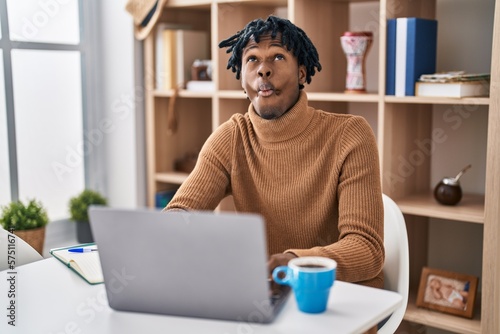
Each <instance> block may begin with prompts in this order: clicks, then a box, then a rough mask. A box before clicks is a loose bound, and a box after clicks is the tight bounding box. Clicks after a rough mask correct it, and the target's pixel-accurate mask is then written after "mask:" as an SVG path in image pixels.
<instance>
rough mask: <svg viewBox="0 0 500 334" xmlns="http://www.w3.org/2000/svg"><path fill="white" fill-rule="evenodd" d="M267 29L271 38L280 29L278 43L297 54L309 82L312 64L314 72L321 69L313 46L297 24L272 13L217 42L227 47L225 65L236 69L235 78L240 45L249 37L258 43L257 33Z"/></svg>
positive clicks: (259, 34)
mask: <svg viewBox="0 0 500 334" xmlns="http://www.w3.org/2000/svg"><path fill="white" fill-rule="evenodd" d="M268 33H270V34H271V37H272V38H276V36H277V35H278V33H281V43H283V46H285V47H286V48H287V49H288V51H292V53H293V55H294V56H295V57H297V60H298V63H299V66H300V65H304V66H305V68H306V82H307V83H308V84H310V83H311V77H312V76H313V75H314V74H315V73H316V71H315V69H314V68H317V69H318V72H319V71H321V64H320V63H319V55H318V51H317V50H316V47H315V46H314V44H313V43H312V42H311V40H310V39H309V37H307V35H306V33H305V32H304V31H303V30H302V29H301V28H299V27H297V26H296V25H294V24H293V23H292V22H290V21H289V20H287V19H283V18H280V17H277V16H273V15H271V16H269V17H268V18H267V19H266V20H265V21H264V20H262V19H256V20H253V21H251V22H249V23H248V24H247V25H246V26H245V28H243V30H240V31H238V32H237V33H236V34H235V35H233V36H231V37H229V38H227V39H225V40H223V41H221V42H220V43H219V47H220V48H228V49H227V50H226V53H231V57H230V58H229V60H228V62H227V69H231V70H232V71H233V73H236V79H240V74H241V66H242V54H243V49H244V48H245V46H246V45H247V43H248V41H249V40H250V38H252V37H253V38H254V40H255V42H257V43H259V40H260V36H262V35H265V34H268ZM299 88H300V89H302V88H304V85H302V84H301V85H299Z"/></svg>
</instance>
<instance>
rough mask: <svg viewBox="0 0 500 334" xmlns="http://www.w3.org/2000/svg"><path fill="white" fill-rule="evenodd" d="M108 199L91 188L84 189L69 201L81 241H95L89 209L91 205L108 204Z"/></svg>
mask: <svg viewBox="0 0 500 334" xmlns="http://www.w3.org/2000/svg"><path fill="white" fill-rule="evenodd" d="M107 204H108V201H107V199H106V198H105V197H104V196H103V195H101V194H100V193H99V192H97V191H95V190H91V189H85V190H83V191H82V192H81V193H80V194H79V195H77V196H75V197H72V198H71V199H70V201H69V211H70V217H71V220H73V221H75V222H76V237H77V240H78V242H80V243H88V242H94V237H93V236H92V231H91V229H90V224H89V216H88V209H89V206H90V205H104V206H105V205H107Z"/></svg>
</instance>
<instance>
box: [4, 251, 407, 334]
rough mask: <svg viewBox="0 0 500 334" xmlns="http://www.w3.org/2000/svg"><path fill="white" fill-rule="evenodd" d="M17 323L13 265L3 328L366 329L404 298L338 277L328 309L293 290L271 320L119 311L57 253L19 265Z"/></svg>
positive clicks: (229, 332) (251, 333)
mask: <svg viewBox="0 0 500 334" xmlns="http://www.w3.org/2000/svg"><path fill="white" fill-rule="evenodd" d="M16 271H17V287H16V300H15V301H16V327H12V326H10V325H8V323H7V321H9V318H8V317H7V312H8V311H7V309H6V308H7V307H8V305H9V304H8V303H9V302H10V299H9V298H8V297H7V293H8V290H9V286H8V282H7V278H8V274H7V273H8V271H3V272H0V310H1V311H0V312H1V313H2V314H0V333H5V334H8V333H31V334H36V333H41V334H62V333H64V334H77V333H79V334H83V333H92V334H94V333H120V334H127V333H130V334H137V333H139V334H141V333H148V334H149V333H176V334H177V333H203V334H205V333H207V334H211V333H214V334H247V333H248V334H259V333H262V334H264V333H265V334H285V333H286V334H290V333H292V334H293V333H315V334H321V333H329V334H335V333H361V332H364V331H366V330H367V329H369V328H371V327H372V326H374V325H375V324H377V323H378V322H379V321H381V320H383V319H384V318H385V317H387V316H388V315H390V314H391V313H392V312H393V311H394V310H395V309H396V308H397V307H398V306H399V305H400V303H401V300H402V298H401V296H400V295H399V294H397V293H394V292H389V291H385V290H380V289H373V288H368V287H364V286H359V285H355V284H350V283H345V282H340V281H337V282H335V285H334V287H333V288H332V291H331V295H330V299H329V305H328V310H327V311H326V312H325V313H322V314H316V315H311V314H305V313H301V312H300V311H298V309H297V306H296V303H295V299H294V296H293V295H292V296H290V298H289V299H288V301H287V303H286V305H284V307H283V309H282V310H281V313H280V314H279V315H278V317H277V318H276V319H275V321H274V322H273V323H272V324H269V325H258V324H254V323H246V322H232V321H218V320H207V319H196V318H186V317H174V316H164V315H152V314H141V313H128V312H119V311H114V310H112V309H110V308H109V306H108V304H107V298H106V292H105V289H104V285H103V284H100V285H89V284H87V283H86V282H85V281H84V280H82V279H81V278H80V277H79V276H77V275H76V274H75V273H73V272H72V271H71V270H69V269H68V268H66V267H65V266H64V265H63V264H62V263H60V262H59V261H57V260H56V259H54V258H49V259H45V260H42V261H38V262H34V263H31V264H28V265H25V266H21V267H18V268H16Z"/></svg>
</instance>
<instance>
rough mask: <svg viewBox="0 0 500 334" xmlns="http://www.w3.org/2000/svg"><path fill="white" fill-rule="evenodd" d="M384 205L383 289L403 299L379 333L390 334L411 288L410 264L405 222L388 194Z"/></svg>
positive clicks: (400, 317) (398, 323) (399, 321)
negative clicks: (399, 295)
mask: <svg viewBox="0 0 500 334" xmlns="http://www.w3.org/2000/svg"><path fill="white" fill-rule="evenodd" d="M383 202H384V246H385V263H384V268H383V271H384V282H385V283H384V289H385V290H391V291H395V292H398V293H399V294H401V296H403V301H402V303H401V306H400V307H399V308H398V309H397V310H396V311H394V313H392V314H391V316H390V317H389V318H388V319H387V321H386V322H385V323H384V324H383V325H382V327H381V328H380V329H379V330H378V333H379V334H393V333H394V332H396V329H397V328H398V326H399V325H400V324H401V321H402V320H403V317H404V314H405V312H406V306H407V305H408V291H409V285H410V265H409V254H408V253H409V250H408V234H407V232H406V223H405V219H404V217H403V214H402V213H401V210H400V209H399V207H398V206H397V204H396V203H395V202H394V201H393V200H392V199H391V198H390V197H389V196H387V195H385V194H384V195H383Z"/></svg>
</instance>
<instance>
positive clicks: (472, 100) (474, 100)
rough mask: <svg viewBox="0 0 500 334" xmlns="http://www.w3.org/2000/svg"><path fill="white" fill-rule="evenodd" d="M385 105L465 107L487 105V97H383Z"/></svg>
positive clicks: (488, 100)
mask: <svg viewBox="0 0 500 334" xmlns="http://www.w3.org/2000/svg"><path fill="white" fill-rule="evenodd" d="M384 101H385V102H387V103H415V104H465V105H489V103H490V99H489V98H488V97H464V98H452V97H421V96H389V95H386V96H385V97H384Z"/></svg>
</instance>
